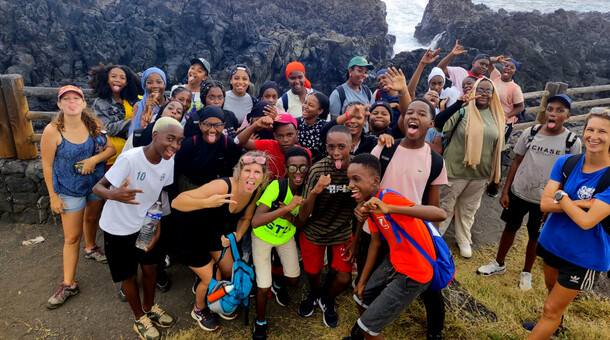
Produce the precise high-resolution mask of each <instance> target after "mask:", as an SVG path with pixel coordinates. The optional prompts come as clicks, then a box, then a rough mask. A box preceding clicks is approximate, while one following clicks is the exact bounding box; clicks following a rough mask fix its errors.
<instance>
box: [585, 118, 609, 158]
mask: <svg viewBox="0 0 610 340" xmlns="http://www.w3.org/2000/svg"><path fill="white" fill-rule="evenodd" d="M606 117H607V116H606ZM583 139H584V140H585V146H586V148H587V152H593V153H606V154H607V153H608V152H610V119H608V118H603V117H596V116H591V117H590V118H589V119H588V121H587V125H586V126H585V129H584V131H583Z"/></svg>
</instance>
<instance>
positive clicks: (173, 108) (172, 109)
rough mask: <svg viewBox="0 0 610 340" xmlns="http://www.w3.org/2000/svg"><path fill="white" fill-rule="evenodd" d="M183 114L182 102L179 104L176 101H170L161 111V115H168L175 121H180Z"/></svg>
mask: <svg viewBox="0 0 610 340" xmlns="http://www.w3.org/2000/svg"><path fill="white" fill-rule="evenodd" d="M183 114H184V108H183V107H182V104H180V103H179V102H177V101H172V102H170V103H169V104H167V106H166V107H165V109H163V112H162V113H161V117H170V118H174V119H175V120H177V121H181V120H182V115H183Z"/></svg>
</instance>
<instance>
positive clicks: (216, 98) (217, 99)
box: [205, 96, 225, 102]
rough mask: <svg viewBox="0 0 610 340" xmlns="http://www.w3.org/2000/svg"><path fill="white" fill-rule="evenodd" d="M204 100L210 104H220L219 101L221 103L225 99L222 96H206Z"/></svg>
mask: <svg viewBox="0 0 610 340" xmlns="http://www.w3.org/2000/svg"><path fill="white" fill-rule="evenodd" d="M205 98H206V99H207V100H208V101H210V102H221V101H223V100H224V99H225V97H224V96H218V97H215V96H207V97H205Z"/></svg>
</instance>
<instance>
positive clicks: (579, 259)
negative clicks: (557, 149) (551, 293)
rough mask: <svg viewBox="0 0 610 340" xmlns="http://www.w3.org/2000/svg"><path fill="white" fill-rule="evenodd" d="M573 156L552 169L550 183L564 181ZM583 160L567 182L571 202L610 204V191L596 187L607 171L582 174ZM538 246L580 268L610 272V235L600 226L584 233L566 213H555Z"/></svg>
mask: <svg viewBox="0 0 610 340" xmlns="http://www.w3.org/2000/svg"><path fill="white" fill-rule="evenodd" d="M570 156H571V155H565V156H561V157H560V158H559V159H557V161H556V162H555V164H554V165H553V170H552V171H551V179H552V180H554V181H557V182H561V180H562V175H561V172H562V168H563V164H564V163H565V161H566V159H567V158H568V157H570ZM584 159H585V157H582V158H581V159H580V161H579V162H578V164H577V165H576V167H575V168H574V170H573V171H572V173H571V174H570V177H568V179H567V180H566V182H565V184H564V186H563V190H564V191H565V192H566V193H567V194H568V195H569V197H570V199H572V200H587V199H591V198H595V199H598V200H601V201H602V202H604V203H607V204H610V188H607V189H606V190H605V191H604V192H600V193H597V192H595V186H596V185H597V182H599V180H600V178H601V177H602V175H603V174H604V172H605V171H606V168H604V169H601V170H598V171H595V172H593V173H588V174H587V173H583V172H582V165H583V162H584ZM538 242H540V244H541V245H542V246H543V247H544V248H545V249H546V250H548V251H550V252H551V253H553V254H554V255H556V256H558V257H560V258H562V259H564V260H567V261H569V262H571V263H573V264H576V265H578V266H581V267H584V268H587V269H592V270H596V271H600V272H606V271H608V270H610V235H608V233H606V231H604V229H603V227H602V226H601V223H598V224H597V225H596V226H595V227H593V228H591V229H589V230H583V229H581V228H580V227H579V226H578V225H577V224H576V223H574V221H572V219H570V217H569V216H568V215H567V214H566V213H552V214H551V215H550V216H549V218H548V220H547V221H546V223H545V224H544V227H543V228H542V232H541V234H540V238H539V239H538Z"/></svg>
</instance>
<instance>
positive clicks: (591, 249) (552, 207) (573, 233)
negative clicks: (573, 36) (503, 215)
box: [523, 109, 610, 340]
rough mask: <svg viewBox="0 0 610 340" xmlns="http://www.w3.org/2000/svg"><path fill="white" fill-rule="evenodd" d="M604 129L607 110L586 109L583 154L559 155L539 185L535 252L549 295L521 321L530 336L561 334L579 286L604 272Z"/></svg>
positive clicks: (608, 193) (608, 145) (609, 246)
mask: <svg viewBox="0 0 610 340" xmlns="http://www.w3.org/2000/svg"><path fill="white" fill-rule="evenodd" d="M609 131H610V116H609V115H608V110H607V109H606V110H601V111H597V112H591V113H589V115H588V116H587V118H586V120H585V125H584V131H583V139H584V141H585V147H586V152H585V154H584V155H582V156H567V155H566V156H561V157H560V158H559V159H558V160H557V162H555V165H553V169H552V170H551V177H550V180H549V182H548V184H547V185H546V187H545V188H544V192H543V194H542V200H541V201H540V209H541V210H542V211H544V212H547V213H551V214H550V216H549V218H548V219H547V221H546V223H545V224H544V227H542V232H541V233H540V238H539V240H538V241H539V243H538V248H537V249H536V254H537V255H538V256H540V257H542V259H543V260H544V267H543V268H544V281H545V283H546V286H547V289H548V291H549V294H548V296H547V298H546V301H545V302H544V308H543V312H542V316H541V318H540V320H539V321H538V322H537V323H532V322H527V323H524V324H523V326H524V328H525V329H526V330H531V334H530V335H529V336H528V337H527V338H528V339H530V340H535V339H548V338H549V337H550V336H552V335H553V333H554V332H556V333H562V331H561V322H562V320H563V313H564V312H565V310H566V308H567V307H568V305H569V304H570V303H571V302H572V301H573V300H574V299H575V298H576V296H578V294H579V293H580V291H581V290H586V289H591V288H592V287H593V285H594V283H595V280H596V279H597V278H598V277H599V274H600V272H602V273H603V272H608V270H610V226H609V225H608V218H607V217H608V215H610V187H607V188H606V189H605V190H603V191H601V189H599V190H600V191H598V190H597V187H598V185H599V184H600V181H602V179H603V178H605V180H606V183H607V181H608V178H609V175H610V174H609V173H608V171H610V170H609V168H610V136H609V134H608V132H609ZM572 157H576V158H573V160H575V161H576V162H574V163H572V165H573V166H572V171H571V173H569V174H565V175H564V171H565V170H564V167H565V165H566V163H568V162H572V160H570V158H572ZM564 176H566V177H567V178H566V177H564ZM558 328H559V329H558Z"/></svg>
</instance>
